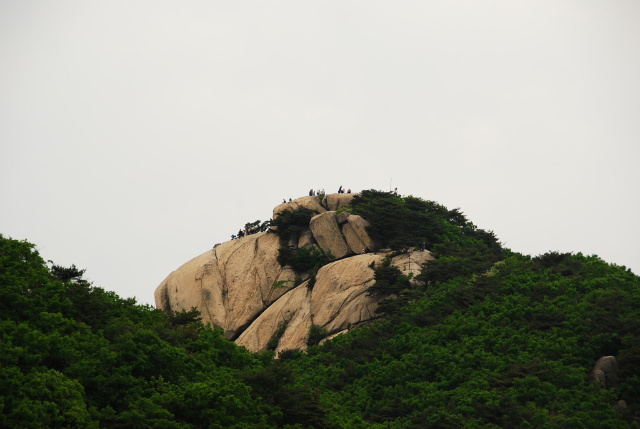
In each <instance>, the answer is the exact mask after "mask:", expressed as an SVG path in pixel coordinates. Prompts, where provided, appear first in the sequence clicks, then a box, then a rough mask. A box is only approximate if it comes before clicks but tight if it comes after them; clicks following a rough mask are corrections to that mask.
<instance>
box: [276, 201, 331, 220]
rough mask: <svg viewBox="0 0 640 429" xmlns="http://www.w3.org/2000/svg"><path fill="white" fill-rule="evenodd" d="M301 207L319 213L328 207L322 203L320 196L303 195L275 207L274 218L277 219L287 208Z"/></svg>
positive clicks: (297, 208)
mask: <svg viewBox="0 0 640 429" xmlns="http://www.w3.org/2000/svg"><path fill="white" fill-rule="evenodd" d="M301 208H304V209H309V210H312V211H315V212H317V213H324V212H326V211H327V209H326V208H324V207H323V206H322V204H320V198H319V197H302V198H297V199H295V200H293V201H290V202H285V203H282V204H280V205H278V206H276V207H275V208H274V209H273V218H274V219H276V218H277V217H278V215H279V214H280V213H282V212H283V211H285V210H294V211H295V210H299V209H301Z"/></svg>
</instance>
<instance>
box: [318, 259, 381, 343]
mask: <svg viewBox="0 0 640 429" xmlns="http://www.w3.org/2000/svg"><path fill="white" fill-rule="evenodd" d="M382 259H383V257H382V256H381V255H374V254H368V255H356V256H353V257H351V258H347V259H343V260H341V261H336V262H333V263H331V264H328V265H325V266H324V267H322V268H320V270H319V271H318V274H317V276H316V284H315V286H314V287H313V291H312V292H311V313H312V314H313V324H314V325H318V326H321V327H323V328H325V330H326V331H327V333H328V334H332V333H334V332H338V331H342V330H344V329H347V328H350V327H351V326H352V325H355V324H357V323H360V322H362V321H366V320H371V319H373V318H375V317H376V314H375V309H376V307H377V306H378V302H379V301H380V298H379V297H373V296H368V295H367V293H366V292H367V289H369V287H370V286H372V285H373V283H375V280H374V278H373V274H374V271H373V268H371V265H372V263H375V264H380V263H381V262H382Z"/></svg>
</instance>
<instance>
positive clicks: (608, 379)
mask: <svg viewBox="0 0 640 429" xmlns="http://www.w3.org/2000/svg"><path fill="white" fill-rule="evenodd" d="M617 371H618V361H617V360H616V358H615V356H602V357H601V358H600V359H598V361H597V362H596V364H595V366H594V367H593V378H594V379H595V380H596V381H597V382H598V383H599V384H600V385H601V386H602V387H603V388H605V389H610V388H612V387H617V386H618V377H617V375H616V372H617Z"/></svg>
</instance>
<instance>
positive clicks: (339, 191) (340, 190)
mask: <svg viewBox="0 0 640 429" xmlns="http://www.w3.org/2000/svg"><path fill="white" fill-rule="evenodd" d="M338 193H339V194H341V193H342V185H340V187H339V188H338Z"/></svg>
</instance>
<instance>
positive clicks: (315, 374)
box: [0, 191, 640, 429]
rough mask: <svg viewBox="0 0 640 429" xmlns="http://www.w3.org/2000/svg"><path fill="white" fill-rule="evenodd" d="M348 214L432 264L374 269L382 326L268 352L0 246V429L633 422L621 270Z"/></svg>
mask: <svg viewBox="0 0 640 429" xmlns="http://www.w3.org/2000/svg"><path fill="white" fill-rule="evenodd" d="M352 212H353V213H356V214H360V215H362V216H363V217H365V218H366V219H367V220H368V221H369V222H370V224H371V227H370V233H371V235H372V236H374V238H375V239H376V240H378V242H379V243H381V244H382V245H384V246H387V247H388V248H391V249H392V250H394V251H397V252H401V251H404V250H407V249H411V248H415V247H418V248H421V247H422V243H428V245H427V248H428V249H430V250H431V251H432V252H433V253H434V255H435V257H436V259H435V260H434V261H430V262H428V263H427V265H426V266H425V269H423V271H422V273H421V274H420V275H417V276H415V277H413V278H410V276H402V274H401V273H399V271H398V270H394V269H393V267H392V266H391V265H390V264H389V263H383V264H381V265H380V266H379V267H376V270H375V272H376V284H375V286H374V287H372V289H371V293H373V294H381V295H383V296H392V298H391V299H386V300H384V301H382V303H381V305H380V311H382V312H383V313H384V314H385V318H384V319H381V320H379V321H377V322H375V323H373V324H371V325H369V326H365V327H361V328H359V329H354V330H352V331H350V332H349V333H348V334H345V335H339V336H337V337H335V338H333V339H331V340H329V341H325V342H324V343H323V344H321V345H314V344H315V343H316V340H315V337H314V339H312V341H310V347H309V349H308V352H307V353H301V352H299V351H295V350H289V351H284V352H282V353H281V354H280V355H279V359H273V352H271V351H268V352H265V353H262V354H253V353H249V352H247V351H246V350H245V349H243V348H241V347H238V346H236V345H235V344H234V343H232V342H230V341H228V340H226V339H224V337H223V336H222V332H220V331H219V330H214V329H211V328H210V327H208V326H204V325H203V324H202V322H201V320H200V317H199V313H198V311H197V310H195V309H191V310H190V311H183V312H180V313H173V314H164V313H162V312H161V311H159V310H156V309H154V308H152V307H149V306H140V305H137V304H136V303H135V300H133V299H123V298H120V297H118V296H117V295H116V294H115V293H113V292H108V291H105V290H103V289H101V288H99V287H94V286H93V285H92V284H90V283H88V282H87V281H85V280H84V279H83V278H82V276H83V274H84V270H80V269H78V268H76V267H75V266H71V267H68V268H65V267H59V266H56V265H54V264H52V263H46V262H45V261H44V260H42V258H41V257H40V255H39V254H38V252H37V251H36V249H35V246H34V245H33V244H30V243H28V242H26V241H17V240H13V239H10V238H5V237H3V236H1V235H0V427H7V428H39V427H60V428H63V427H80V428H85V427H86V428H98V427H99V428H124V427H127V428H151V427H154V428H223V427H224V428H266V429H268V428H287V429H293V428H296V429H301V428H336V429H341V428H345V429H346V428H349V429H351V428H374V429H382V428H384V429H395V428H397V429H399V428H416V429H417V428H467V429H472V428H540V429H542V428H556V427H557V428H594V429H596V428H597V429H600V428H638V427H640V278H639V277H638V276H636V275H635V274H633V273H632V272H631V271H630V270H628V269H626V268H625V267H620V266H617V265H612V264H607V263H605V262H604V261H602V260H601V259H599V258H598V257H597V256H585V255H582V254H581V253H576V254H574V253H559V252H548V253H545V254H543V255H538V256H535V257H530V256H527V255H522V254H519V253H517V252H513V251H511V250H509V249H506V248H503V247H502V245H501V244H500V243H499V242H498V240H497V238H496V236H495V235H494V234H493V233H492V232H488V231H484V230H482V229H479V228H477V227H476V226H475V225H473V224H472V223H471V222H469V221H468V220H467V219H466V217H465V216H464V215H463V214H462V212H460V211H459V210H458V209H455V210H448V209H446V208H444V207H443V206H441V205H439V204H437V203H434V202H430V201H423V200H421V199H418V198H414V197H400V196H397V195H392V194H388V193H381V192H378V191H363V192H362V193H361V194H360V196H357V197H354V203H353V206H352ZM385 219H386V220H385ZM291 233H292V234H295V233H296V231H295V230H294V231H292V232H291ZM398 237H401V239H398ZM606 355H612V356H616V358H617V360H618V362H619V370H618V372H617V377H618V379H617V384H616V385H615V386H613V387H609V388H603V387H601V386H600V385H599V384H598V383H596V382H595V381H594V380H593V377H592V375H591V371H592V369H593V366H594V364H595V362H596V361H597V359H598V358H600V357H601V356H606ZM621 401H624V402H621ZM624 404H626V406H625V405H624Z"/></svg>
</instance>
